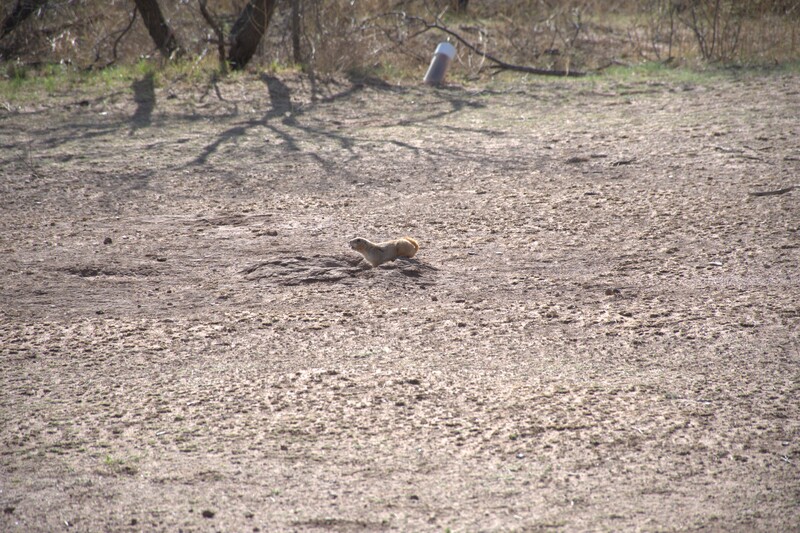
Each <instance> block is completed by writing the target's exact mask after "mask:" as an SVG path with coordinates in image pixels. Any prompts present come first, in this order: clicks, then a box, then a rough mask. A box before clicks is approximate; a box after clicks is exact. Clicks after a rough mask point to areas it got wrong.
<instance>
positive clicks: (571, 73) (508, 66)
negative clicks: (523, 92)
mask: <svg viewBox="0 0 800 533" xmlns="http://www.w3.org/2000/svg"><path fill="white" fill-rule="evenodd" d="M389 14H391V15H395V16H400V17H402V18H403V19H404V20H409V21H413V22H418V23H420V24H422V25H423V26H425V27H426V28H427V29H434V30H439V31H441V32H443V33H446V34H448V35H450V36H452V37H453V38H455V39H456V40H457V41H458V42H460V43H461V44H463V45H464V46H466V47H467V48H469V49H470V50H472V51H473V52H475V53H476V54H478V55H480V56H481V57H483V58H485V59H488V60H489V61H491V62H492V63H495V64H494V65H492V66H491V67H490V68H493V69H495V70H511V71H514V72H525V73H528V74H536V75H539V76H560V77H564V76H568V77H572V78H578V77H581V76H585V75H586V73H585V72H581V71H578V70H551V69H543V68H536V67H527V66H524V65H514V64H512V63H507V62H505V61H503V60H502V59H498V58H496V57H494V56H493V55H490V54H488V53H486V51H481V50H478V48H477V47H476V46H475V45H473V44H472V43H470V42H469V41H467V40H466V39H464V38H463V37H462V36H461V35H459V34H458V33H456V32H454V31H453V30H451V29H450V28H448V27H447V26H442V25H441V24H439V22H438V21H434V22H428V21H427V20H425V19H424V18H422V17H416V16H413V15H408V14H406V13H403V12H397V11H394V12H392V13H389Z"/></svg>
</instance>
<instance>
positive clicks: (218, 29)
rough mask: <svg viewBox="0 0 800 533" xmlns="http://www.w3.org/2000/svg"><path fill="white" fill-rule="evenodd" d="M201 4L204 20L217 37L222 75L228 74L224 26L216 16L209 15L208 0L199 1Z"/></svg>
mask: <svg viewBox="0 0 800 533" xmlns="http://www.w3.org/2000/svg"><path fill="white" fill-rule="evenodd" d="M197 3H198V4H200V14H201V15H203V18H204V19H206V22H207V23H208V25H209V26H211V29H212V30H213V31H214V35H216V36H217V50H218V51H219V69H220V71H221V73H222V74H223V75H224V74H227V72H228V62H227V60H226V59H225V34H224V33H223V32H222V25H221V24H220V23H219V21H218V20H217V19H215V18H214V16H213V15H212V14H211V13H209V11H208V9H207V8H206V3H207V0H198V2H197Z"/></svg>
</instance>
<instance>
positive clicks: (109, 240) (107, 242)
mask: <svg viewBox="0 0 800 533" xmlns="http://www.w3.org/2000/svg"><path fill="white" fill-rule="evenodd" d="M113 243H114V241H112V240H111V237H106V238H105V239H103V244H113Z"/></svg>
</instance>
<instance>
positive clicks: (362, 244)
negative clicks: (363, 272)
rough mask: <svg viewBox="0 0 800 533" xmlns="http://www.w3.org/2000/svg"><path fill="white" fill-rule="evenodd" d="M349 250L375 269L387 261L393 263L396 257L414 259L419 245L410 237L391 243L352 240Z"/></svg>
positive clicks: (360, 239)
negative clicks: (357, 253) (356, 253)
mask: <svg viewBox="0 0 800 533" xmlns="http://www.w3.org/2000/svg"><path fill="white" fill-rule="evenodd" d="M350 248H352V249H353V250H355V251H356V252H359V253H360V254H361V255H363V256H364V260H365V261H366V262H367V263H369V264H370V265H372V266H373V267H376V266H378V265H382V264H384V263H386V262H387V261H394V260H395V259H397V258H398V257H414V254H416V253H417V250H419V244H417V241H415V240H414V239H412V238H411V237H403V238H402V239H395V240H393V241H386V242H380V243H377V244H376V243H374V242H370V241H368V240H367V239H362V238H358V239H353V240H352V241H350Z"/></svg>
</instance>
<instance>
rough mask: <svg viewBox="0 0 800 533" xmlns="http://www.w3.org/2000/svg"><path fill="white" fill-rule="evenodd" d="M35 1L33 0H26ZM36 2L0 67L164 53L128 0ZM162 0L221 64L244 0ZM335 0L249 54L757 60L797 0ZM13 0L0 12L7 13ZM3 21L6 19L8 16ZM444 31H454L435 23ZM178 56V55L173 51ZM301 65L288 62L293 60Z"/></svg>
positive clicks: (771, 50)
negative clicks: (436, 49) (435, 52)
mask: <svg viewBox="0 0 800 533" xmlns="http://www.w3.org/2000/svg"><path fill="white" fill-rule="evenodd" d="M29 3H30V2H29ZM34 4H37V7H36V9H35V10H34V12H33V13H32V14H31V15H30V16H29V17H28V18H26V19H25V20H24V21H23V22H21V23H19V24H18V25H16V27H15V28H13V29H10V30H6V31H4V33H3V35H2V37H1V38H0V59H1V60H2V61H3V62H4V63H5V64H6V68H5V69H4V70H3V73H4V75H5V76H6V77H7V78H18V77H20V76H23V75H24V73H25V72H26V70H30V69H31V68H32V67H38V66H41V65H53V64H58V65H67V66H70V67H74V68H76V69H79V70H85V69H103V68H108V67H109V66H113V65H117V64H127V65H131V64H136V63H137V62H139V61H141V60H142V59H148V58H159V60H160V61H165V62H166V61H167V60H168V59H164V58H160V57H159V52H158V47H156V46H155V45H154V43H153V40H152V39H151V38H150V36H149V35H148V32H147V29H146V28H145V25H144V24H143V22H142V17H141V15H140V14H139V13H137V10H136V9H135V6H134V2H132V1H122V0H111V1H108V2H99V1H97V0H79V1H69V2H67V1H49V2H42V1H39V2H34ZM203 4H204V5H205V6H206V7H207V11H208V14H210V15H211V19H210V20H211V21H214V22H216V23H217V24H216V25H215V26H214V27H212V25H211V24H210V21H209V17H207V16H204V15H203V13H202V12H201V11H202V10H201V3H200V2H197V1H175V0H162V1H161V2H159V5H160V7H161V10H162V11H163V13H164V16H165V19H166V21H167V23H168V24H169V26H170V28H171V30H172V31H173V32H174V34H175V37H176V38H177V40H178V42H179V43H180V46H181V51H182V53H183V58H182V59H181V61H184V62H188V63H190V64H191V63H194V64H196V65H206V64H208V63H207V61H208V60H209V59H212V60H213V61H212V62H211V63H210V64H214V62H216V61H217V57H218V54H219V51H220V47H219V38H218V36H219V34H220V33H222V34H223V36H224V37H223V44H226V43H225V39H227V38H228V36H229V35H230V31H231V29H232V27H233V25H234V23H235V21H236V19H237V16H238V15H239V14H240V13H241V12H242V10H243V8H244V6H245V4H246V2H245V1H244V0H216V1H209V2H204V3H203ZM458 4H459V3H458V2H455V1H453V0H402V1H398V2H393V3H388V2H383V1H379V0H360V1H356V2H353V1H351V0H334V1H328V2H311V1H303V0H284V1H282V2H278V5H277V8H276V11H275V15H274V17H273V19H272V20H271V23H270V26H269V28H268V29H267V33H266V35H265V37H264V39H262V41H261V44H260V46H259V51H258V53H257V55H256V56H255V58H254V59H253V63H252V65H253V66H255V67H256V68H264V67H268V66H271V67H273V68H286V67H291V68H302V69H304V70H311V71H314V72H318V73H326V74H328V73H342V72H344V73H351V74H352V73H356V74H370V75H378V76H382V77H406V76H413V77H418V76H419V75H421V72H422V70H424V68H425V67H426V65H427V61H428V59H429V57H430V54H431V51H432V49H433V46H434V45H435V44H436V43H437V42H438V41H441V40H444V39H450V40H454V41H457V39H456V38H454V36H453V34H457V35H458V36H460V37H461V38H463V41H464V42H466V43H469V44H470V45H471V46H472V49H470V48H469V47H468V46H467V45H465V44H464V42H456V44H457V45H459V46H458V48H459V55H458V58H457V63H456V65H455V67H454V69H453V73H454V75H456V76H462V77H466V78H480V77H484V76H487V75H489V74H491V73H493V72H496V71H497V70H498V69H497V65H496V63H493V62H492V61H491V60H489V59H487V57H485V55H484V54H485V53H488V54H489V55H490V56H492V57H496V58H502V60H503V61H504V62H507V63H511V64H515V65H524V66H532V67H536V68H542V69H553V70H565V71H576V70H580V71H597V70H602V69H605V68H608V67H609V66H612V65H619V64H622V65H632V64H638V63H641V62H648V61H655V62H663V63H666V64H669V65H681V64H682V65H689V66H698V65H703V66H705V65H709V64H715V65H719V64H723V65H740V66H741V65H743V66H750V65H758V66H765V65H766V66H773V65H776V64H786V63H791V62H796V61H797V59H798V56H799V54H798V52H799V51H800V36H799V35H798V31H799V30H798V28H800V2H799V1H791V0H760V1H744V0H693V1H690V0H645V1H639V2H634V1H630V0H617V1H614V0H569V1H553V0H509V1H499V0H473V1H472V2H469V3H468V7H467V9H466V10H463V9H461V10H460V9H458ZM16 5H17V2H8V3H7V5H6V6H5V7H4V8H3V10H2V12H0V17H3V20H4V21H6V22H8V20H9V19H10V18H11V15H12V13H13V11H14V9H15V7H16ZM6 26H8V24H6ZM442 28H447V29H448V30H450V31H451V32H452V33H446V32H445V31H442ZM169 59H171V60H175V59H176V58H174V57H173V58H169ZM295 66H296V67H295Z"/></svg>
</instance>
